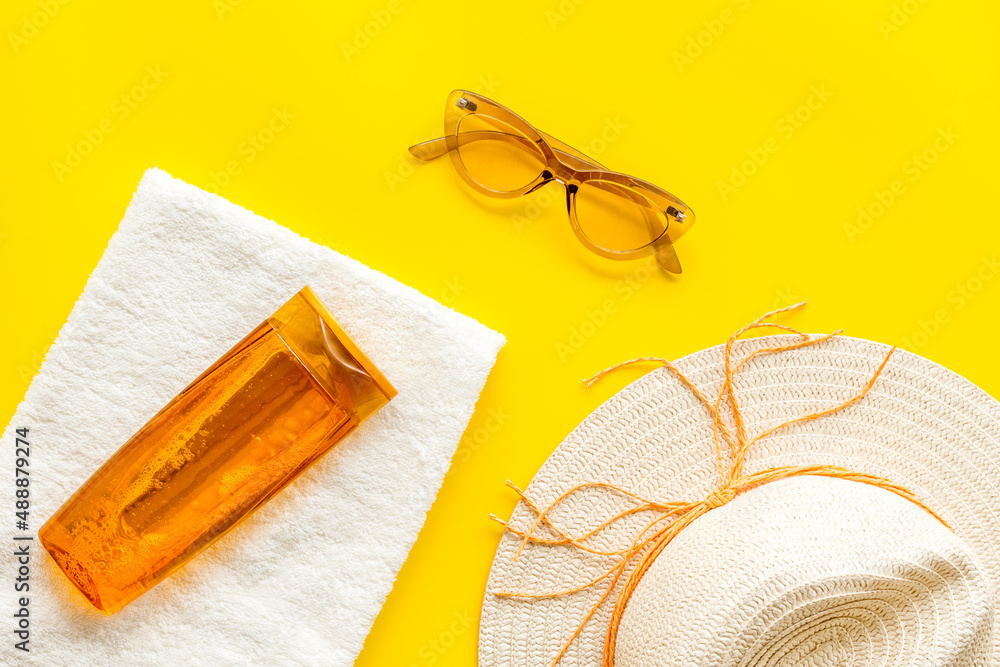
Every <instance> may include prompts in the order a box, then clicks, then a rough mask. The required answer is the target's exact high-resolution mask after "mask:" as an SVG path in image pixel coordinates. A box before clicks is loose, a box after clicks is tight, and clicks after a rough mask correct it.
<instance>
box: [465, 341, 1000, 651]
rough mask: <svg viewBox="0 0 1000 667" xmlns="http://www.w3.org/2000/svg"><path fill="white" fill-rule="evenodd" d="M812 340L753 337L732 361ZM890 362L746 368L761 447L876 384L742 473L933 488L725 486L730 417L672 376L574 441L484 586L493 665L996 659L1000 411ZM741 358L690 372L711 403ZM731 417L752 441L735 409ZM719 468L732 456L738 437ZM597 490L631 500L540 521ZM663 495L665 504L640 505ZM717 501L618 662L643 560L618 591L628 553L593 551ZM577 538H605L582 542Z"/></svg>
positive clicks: (641, 610)
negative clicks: (720, 437) (615, 571)
mask: <svg viewBox="0 0 1000 667" xmlns="http://www.w3.org/2000/svg"><path fill="white" fill-rule="evenodd" d="M800 340H802V338H801V337H800V336H799V335H779V336H764V337H760V338H754V339H750V340H743V341H739V342H736V343H735V344H734V345H733V346H732V350H731V352H732V356H733V358H734V360H733V362H732V366H733V367H735V366H736V364H737V361H738V360H739V359H741V358H747V356H748V355H751V354H752V353H754V351H763V350H764V349H765V348H768V347H775V346H776V345H781V346H787V345H791V344H795V343H796V342H797V341H800ZM812 340H815V338H814V339H812ZM887 354H891V352H890V348H889V347H887V346H885V345H882V344H879V343H874V342H870V341H866V340H860V339H856V338H849V337H846V336H838V337H835V338H830V339H826V340H822V341H820V342H818V343H816V344H812V345H809V346H806V347H801V348H799V349H794V350H788V351H781V352H776V353H771V354H761V353H759V352H758V353H757V354H756V355H754V356H752V357H751V358H749V360H748V361H747V362H746V363H745V364H744V365H743V366H742V367H741V368H739V370H738V372H736V373H735V374H733V380H732V383H733V389H734V395H735V396H736V398H737V400H738V410H739V416H740V418H741V420H742V422H743V423H744V425H745V430H746V432H747V433H748V438H751V439H752V436H753V435H754V434H757V433H761V432H764V431H766V430H768V429H770V428H773V427H775V426H777V425H779V424H782V423H783V422H787V421H789V420H793V419H795V418H797V417H800V416H802V415H805V414H809V413H817V412H821V411H823V410H825V409H827V408H830V407H831V406H832V405H837V404H839V403H841V402H847V401H848V399H851V397H857V396H858V395H859V391H861V390H862V389H863V388H864V387H865V386H866V383H869V381H870V380H872V378H873V376H874V377H875V378H876V379H875V380H874V382H873V383H871V386H870V391H867V393H866V394H865V393H864V392H862V394H861V395H862V396H863V397H862V398H860V400H857V402H854V403H852V404H850V405H848V406H846V407H844V408H843V409H842V410H839V411H836V412H833V413H832V414H827V415H825V416H821V417H819V418H817V419H813V420H809V421H802V422H798V423H794V424H792V425H789V426H787V427H784V428H781V429H779V430H777V431H775V432H774V433H772V434H770V435H768V436H767V437H765V438H763V439H762V440H760V441H759V442H756V443H755V444H753V446H752V447H751V448H749V449H748V450H747V452H746V460H745V463H744V470H743V474H744V475H752V474H753V473H755V472H758V471H761V470H765V469H773V468H775V467H783V466H784V467H796V466H798V467H801V466H836V467H839V468H843V469H847V470H851V471H856V472H857V473H859V478H864V476H866V475H867V476H869V477H868V478H864V479H869V478H870V479H885V480H889V481H891V482H892V483H895V484H898V485H900V486H901V487H905V488H906V489H908V490H909V491H911V492H912V494H913V496H914V497H915V498H909V499H908V498H907V497H905V494H904V493H903V492H902V491H899V490H893V489H892V488H889V485H888V484H886V485H883V486H881V487H880V484H881V483H859V481H851V478H850V477H849V476H847V475H846V474H845V475H842V476H840V478H836V476H834V477H824V476H813V475H806V476H789V477H787V478H782V479H776V480H775V481H770V482H768V483H763V484H757V485H751V486H750V487H749V488H746V489H740V490H739V491H738V492H730V493H716V494H714V495H713V491H716V490H717V489H718V488H719V486H720V474H719V471H718V470H717V465H718V463H717V457H716V449H715V444H714V441H713V423H714V421H713V415H712V412H711V411H710V410H709V409H707V408H706V404H705V403H704V402H702V400H701V399H699V398H698V396H697V395H696V394H695V392H694V391H693V390H692V387H689V386H688V385H686V384H685V383H684V382H683V381H682V379H681V376H680V375H679V374H678V373H677V372H674V370H672V369H670V368H660V369H657V370H654V371H653V372H650V373H648V374H647V375H645V376H643V377H642V378H640V379H639V380H637V381H635V382H633V383H632V384H630V385H629V386H627V387H626V388H625V389H623V390H622V391H620V392H619V393H618V394H617V395H615V396H614V397H612V398H611V399H610V400H608V401H607V402H606V403H605V404H604V405H602V406H601V407H600V408H598V409H597V410H596V411H595V412H594V413H592V414H591V415H590V416H589V417H587V418H586V419H585V420H584V421H583V422H582V423H581V424H580V425H579V426H578V427H577V428H576V429H574V430H573V432H572V433H570V434H569V436H568V437H567V438H566V440H565V441H564V442H563V443H562V444H561V445H560V446H559V448H558V449H557V450H556V451H555V452H554V453H553V454H552V456H551V457H550V458H549V459H548V461H547V462H546V463H545V464H544V465H543V466H542V468H541V470H540V471H539V472H538V474H537V475H536V476H535V478H534V479H533V480H532V482H531V484H530V486H529V487H528V488H527V489H526V491H524V492H523V496H522V502H521V503H519V504H518V506H517V508H516V509H515V510H514V513H513V516H512V517H511V520H510V522H509V524H508V525H509V528H510V530H508V531H506V532H505V533H504V536H503V538H502V540H501V542H500V546H499V548H498V550H497V554H496V558H495V560H494V562H493V568H492V571H491V573H490V577H489V583H488V585H487V591H486V596H485V601H484V605H483V613H482V622H481V630H480V665H481V666H483V667H492V666H494V665H496V666H500V665H502V666H503V667H542V666H544V665H550V664H552V663H553V661H554V660H556V658H558V657H559V656H560V651H562V650H563V649H564V648H565V652H564V654H563V655H562V657H561V658H560V659H559V661H558V664H559V665H560V666H561V667H594V666H599V665H602V664H614V665H616V666H617V667H652V666H654V665H655V666H660V665H706V666H707V665H711V666H726V667H729V666H732V667H736V666H738V665H739V666H744V665H745V666H749V665H782V666H785V665H787V666H789V667H790V666H792V665H798V666H800V667H801V666H805V665H809V666H815V667H833V666H835V665H836V666H841V665H843V666H852V665H894V666H897V665H898V666H906V665H928V666H931V665H933V666H938V665H995V664H998V661H1000V647H998V642H1000V632H998V619H997V618H996V616H995V614H994V596H995V595H996V592H997V590H998V585H1000V567H998V564H1000V558H998V554H997V549H998V546H1000V539H998V538H1000V518H998V513H1000V503H998V493H997V489H998V486H1000V442H998V441H1000V405H998V403H997V401H995V400H994V399H993V398H991V397H990V396H988V395H987V394H986V393H985V392H983V391H982V390H980V389H978V388H977V387H975V386H974V385H973V384H972V383H970V382H969V381H967V380H965V379H964V378H962V377H960V376H958V375H956V374H955V373H952V372H951V371H949V370H947V369H945V368H943V367H941V366H939V365H937V364H935V363H933V362H931V361H928V360H926V359H924V358H922V357H919V356H917V355H914V354H911V353H909V352H904V351H901V350H900V351H896V352H895V353H894V354H891V358H890V359H888V363H886V364H885V366H884V370H883V371H882V372H881V375H878V373H877V371H878V369H879V367H880V364H882V363H883V362H884V361H886V356H887ZM725 357H726V347H725V346H718V347H713V348H710V349H707V350H703V351H701V352H698V353H695V354H692V355H690V356H688V357H684V358H683V359H681V360H679V361H677V362H676V370H677V371H680V372H681V373H682V374H683V376H686V377H687V378H688V379H689V380H690V382H691V383H692V385H693V386H694V387H695V388H698V389H700V390H701V391H702V392H703V394H704V395H706V396H708V397H710V398H711V399H712V400H713V401H714V399H715V397H716V396H717V395H719V393H720V391H722V390H723V389H724V384H723V383H724V382H725V378H726V364H725ZM719 416H720V418H721V419H722V420H723V421H724V422H725V423H726V424H727V428H728V429H729V431H730V432H731V433H735V432H736V431H737V430H738V425H737V424H736V423H734V413H733V410H732V407H731V406H730V405H729V404H728V402H727V401H726V400H723V401H722V403H721V407H720V409H719ZM721 463H722V466H723V468H724V469H728V467H730V466H731V465H732V463H733V455H732V453H731V452H730V451H728V450H727V449H726V448H725V447H722V461H721ZM864 479H862V481H864ZM594 482H600V483H604V484H608V485H613V486H614V487H616V488H617V490H615V489H613V488H608V487H605V486H583V488H579V489H577V490H576V491H573V492H572V493H569V494H568V495H567V496H566V497H565V498H564V499H563V500H562V502H560V503H559V504H557V505H556V506H555V507H554V508H553V509H551V511H549V512H548V514H547V515H546V517H545V519H544V520H540V519H539V513H540V511H544V508H547V507H549V506H550V505H551V504H552V503H553V502H554V501H556V500H557V499H559V498H560V496H562V495H563V494H565V493H566V492H567V491H570V490H571V489H574V488H575V487H579V486H581V485H586V484H591V483H594ZM650 499H653V500H651V501H650V502H655V503H659V504H660V505H658V506H657V507H651V506H648V505H643V503H644V502H645V501H646V500H650ZM703 499H704V500H703ZM699 500H702V502H700V503H697V504H696V505H693V506H695V507H697V508H698V510H697V513H696V514H697V516H696V518H694V519H693V520H692V521H690V522H688V525H686V527H684V528H683V529H682V530H680V531H679V532H678V533H677V534H676V537H675V538H674V539H672V540H670V541H669V542H668V543H666V544H665V546H664V547H663V548H662V550H661V551H660V552H659V554H658V555H657V556H656V557H655V558H653V559H652V560H651V561H650V562H649V563H648V567H647V568H646V569H645V572H644V574H642V575H641V577H640V578H638V579H637V580H636V581H635V582H633V583H634V584H635V585H634V590H633V591H632V592H631V595H630V596H629V597H628V599H627V602H626V603H625V605H624V611H623V613H621V614H620V615H619V618H618V619H617V621H616V623H617V627H616V629H615V632H614V633H612V634H614V640H615V641H614V643H613V648H612V650H611V658H612V662H607V661H604V662H602V660H603V658H602V653H603V651H604V647H605V644H606V643H607V638H608V635H609V630H608V629H609V625H611V624H612V623H611V622H612V617H613V616H614V614H613V608H614V606H615V601H616V599H617V598H618V597H619V596H620V595H621V593H622V590H623V587H624V586H625V583H626V581H628V580H629V577H630V575H631V574H632V573H634V572H635V568H636V563H637V562H639V561H640V558H634V559H632V560H631V561H630V562H628V563H626V564H624V565H623V566H622V570H621V576H620V577H619V578H618V579H617V581H615V579H614V577H613V576H610V577H606V578H603V579H600V578H601V576H602V575H603V574H605V573H607V572H609V571H610V570H611V569H612V568H614V567H616V564H618V563H621V562H622V560H623V556H622V555H600V553H595V552H601V553H607V552H621V551H622V550H625V549H628V548H629V547H630V545H632V544H634V542H635V540H636V535H637V534H639V533H640V531H642V529H643V528H644V527H646V526H647V525H649V524H650V522H651V521H654V520H655V519H656V517H657V516H658V515H662V514H664V513H665V511H666V510H664V509H663V507H669V506H670V503H672V502H684V503H692V502H693V501H699ZM920 502H922V503H924V504H925V507H922V506H921V505H920ZM658 507H659V509H658ZM634 510H638V511H634ZM619 515H621V516H619ZM935 515H937V516H935ZM615 517H618V518H615ZM939 519H940V520H939ZM673 520H674V521H678V520H679V519H678V518H676V517H675V518H674V519H673ZM549 521H551V524H549V523H548V522H549ZM945 523H946V524H947V526H946V525H945ZM665 524H669V521H666V522H661V524H659V525H665ZM602 526H603V527H602ZM556 528H558V532H557V531H556ZM595 530H596V532H593V534H590V535H589V536H587V535H588V534H589V533H591V532H592V531H595ZM525 532H531V534H532V535H533V539H531V540H527V541H526V540H525V539H524V537H523V534H524V533H525ZM647 534H648V533H647ZM566 536H570V537H573V536H576V537H580V536H586V537H584V538H583V539H580V540H579V542H578V544H577V545H574V544H569V543H566V541H565V537H566ZM580 546H584V547H585V549H584V548H580ZM522 547H523V551H521V552H520V553H518V552H519V549H521V548H522ZM645 551H646V552H648V551H649V547H647V548H646V549H645ZM639 555H640V557H641V556H642V554H639ZM515 556H517V558H516V559H515ZM595 579H600V581H599V582H598V583H597V584H595V585H593V586H590V587H585V588H582V590H579V591H577V592H574V593H570V594H561V595H554V594H555V593H559V592H562V591H566V590H568V589H574V588H577V587H581V586H583V585H584V584H586V583H588V582H591V581H593V580H595ZM612 582H614V585H611V584H612ZM605 593H607V594H608V595H607V599H606V600H605V602H603V603H601V604H598V603H599V601H600V599H601V597H602V596H603V595H605ZM498 594H499V595H498ZM512 594H516V595H518V596H544V595H549V594H553V595H552V597H516V596H514V597H512V596H511V595H512ZM595 606H596V610H595V611H594V613H593V615H592V616H591V617H590V618H589V620H588V621H587V622H586V623H584V624H583V625H582V629H580V630H579V634H578V636H576V637H575V638H574V633H575V632H576V631H577V630H578V628H580V625H581V623H582V622H583V621H584V620H585V619H586V618H587V615H588V613H589V612H590V611H591V610H592V609H594V608H595ZM571 639H572V641H570V640H571ZM567 646H568V647H567Z"/></svg>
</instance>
